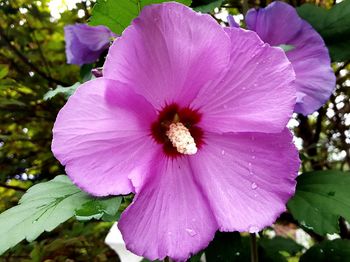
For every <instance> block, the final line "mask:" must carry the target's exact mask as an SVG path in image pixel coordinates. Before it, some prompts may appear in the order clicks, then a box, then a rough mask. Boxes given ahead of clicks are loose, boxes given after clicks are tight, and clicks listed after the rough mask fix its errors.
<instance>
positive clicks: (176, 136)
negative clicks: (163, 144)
mask: <svg viewBox="0 0 350 262" xmlns="http://www.w3.org/2000/svg"><path fill="white" fill-rule="evenodd" d="M166 135H167V137H168V138H169V140H170V141H171V143H172V145H173V146H174V147H175V148H176V150H177V152H179V153H181V154H185V155H194V154H195V153H197V151H198V149H197V145H196V142H195V141H194V138H193V137H192V136H191V133H190V131H189V130H188V129H187V128H186V127H185V126H184V125H183V124H182V123H181V122H177V123H172V124H170V126H169V129H168V131H167V132H166Z"/></svg>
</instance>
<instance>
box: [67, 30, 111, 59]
mask: <svg viewBox="0 0 350 262" xmlns="http://www.w3.org/2000/svg"><path fill="white" fill-rule="evenodd" d="M64 34H65V41H66V56H67V62H68V64H76V65H83V64H89V63H93V62H95V61H96V60H97V59H98V58H99V57H100V55H101V54H102V52H103V51H105V50H106V49H108V47H109V45H110V42H111V39H112V38H114V37H116V35H115V34H114V33H113V32H111V31H110V30H109V29H108V28H107V27H105V26H89V25H86V24H75V25H68V26H66V27H65V28H64Z"/></svg>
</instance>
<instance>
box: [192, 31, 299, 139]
mask: <svg viewBox="0 0 350 262" xmlns="http://www.w3.org/2000/svg"><path fill="white" fill-rule="evenodd" d="M227 33H228V34H229V35H230V37H231V60H230V64H229V65H228V72H226V73H225V74H223V76H222V77H221V78H218V79H217V80H216V81H213V82H211V83H208V85H207V86H206V87H204V88H203V89H202V90H201V92H200V93H199V95H198V96H197V98H196V99H195V100H194V101H193V103H192V104H191V106H192V107H193V108H198V109H199V110H200V111H201V112H204V113H203V116H202V122H201V127H202V128H203V129H204V130H207V131H213V132H267V133H269V132H280V131H281V130H283V128H284V127H285V126H286V124H287V122H288V120H289V119H290V117H291V116H292V113H293V108H294V105H295V100H296V94H295V87H294V86H293V81H294V79H295V78H294V71H293V68H292V66H291V64H290V62H289V61H288V59H287V57H286V56H285V54H284V52H283V51H282V50H281V49H280V48H272V47H270V46H269V45H268V44H264V43H263V42H262V41H261V40H260V38H259V37H258V36H257V34H256V33H254V32H252V31H246V30H243V29H239V28H227Z"/></svg>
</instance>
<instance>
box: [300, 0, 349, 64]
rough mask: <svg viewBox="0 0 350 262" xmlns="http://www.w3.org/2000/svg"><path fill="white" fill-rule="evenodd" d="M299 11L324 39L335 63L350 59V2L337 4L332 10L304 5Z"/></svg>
mask: <svg viewBox="0 0 350 262" xmlns="http://www.w3.org/2000/svg"><path fill="white" fill-rule="evenodd" d="M297 11H298V14H299V15H300V16H301V17H302V18H303V19H305V20H306V21H308V22H309V23H310V24H311V25H312V26H313V27H314V28H315V29H316V30H317V32H318V33H320V35H321V36H322V37H323V39H324V40H325V42H326V45H327V47H328V49H329V51H330V54H331V57H332V60H333V61H346V60H348V59H350V48H349V46H350V15H349V14H350V1H348V0H347V1H343V2H341V3H339V4H336V5H335V6H333V7H332V9H330V10H326V9H323V8H321V7H317V6H315V5H311V4H304V5H302V6H301V7H299V8H298V9H297Z"/></svg>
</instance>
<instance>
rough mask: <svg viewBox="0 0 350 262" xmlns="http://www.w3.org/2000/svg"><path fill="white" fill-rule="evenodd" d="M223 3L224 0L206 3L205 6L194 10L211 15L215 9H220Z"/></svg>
mask: <svg viewBox="0 0 350 262" xmlns="http://www.w3.org/2000/svg"><path fill="white" fill-rule="evenodd" d="M222 2H223V0H214V1H212V0H210V1H205V3H204V4H203V5H199V6H196V7H193V9H194V10H196V11H197V12H202V13H210V12H211V11H213V10H214V9H215V8H217V7H220V6H221V5H222Z"/></svg>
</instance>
